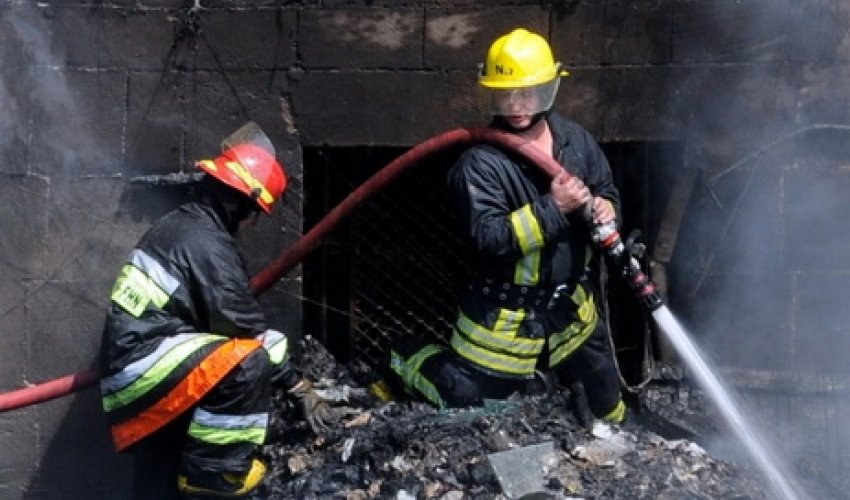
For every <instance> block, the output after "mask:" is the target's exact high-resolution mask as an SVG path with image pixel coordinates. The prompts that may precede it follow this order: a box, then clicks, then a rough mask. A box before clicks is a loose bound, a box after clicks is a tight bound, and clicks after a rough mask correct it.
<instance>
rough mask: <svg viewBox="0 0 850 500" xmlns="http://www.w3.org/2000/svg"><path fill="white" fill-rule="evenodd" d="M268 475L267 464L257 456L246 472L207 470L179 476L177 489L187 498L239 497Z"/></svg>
mask: <svg viewBox="0 0 850 500" xmlns="http://www.w3.org/2000/svg"><path fill="white" fill-rule="evenodd" d="M265 475H266V465H265V464H264V463H263V462H261V461H260V460H257V459H256V458H255V459H253V460H252V461H251V468H250V469H248V472H246V473H244V474H234V473H230V472H219V473H215V472H206V473H201V474H194V475H193V476H192V477H188V476H185V475H182V474H181V475H178V476H177V489H178V490H180V492H181V493H183V494H184V495H186V497H187V498H238V497H243V496H245V495H247V494H248V493H250V492H251V491H253V490H254V489H255V488H256V487H257V486H259V485H260V482H261V481H262V480H263V478H264V477H265Z"/></svg>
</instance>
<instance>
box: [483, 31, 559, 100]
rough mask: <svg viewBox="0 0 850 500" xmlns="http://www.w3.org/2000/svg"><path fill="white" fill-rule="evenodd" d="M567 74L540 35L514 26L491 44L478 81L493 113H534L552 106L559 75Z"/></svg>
mask: <svg viewBox="0 0 850 500" xmlns="http://www.w3.org/2000/svg"><path fill="white" fill-rule="evenodd" d="M567 75H569V73H568V72H566V71H562V70H561V63H558V62H555V59H554V57H552V49H551V48H550V47H549V43H548V42H546V40H545V39H544V38H543V37H542V36H540V35H538V34H536V33H532V32H530V31H528V30H526V29H523V28H517V29H515V30H513V31H511V32H510V33H508V34H507V35H503V36H501V37H499V38H497V39H496V41H495V42H493V44H492V45H490V49H489V50H488V52H487V60H486V61H485V62H484V64H481V65H480V72H479V75H478V83H479V84H480V85H481V86H482V87H483V88H484V90H485V91H486V93H488V94H489V98H490V108H491V112H492V114H493V115H499V116H506V115H516V114H531V115H533V114H537V113H542V112H544V111H547V110H548V109H549V108H551V107H552V104H553V103H554V102H555V95H556V94H557V92H558V84H559V83H560V77H561V76H567Z"/></svg>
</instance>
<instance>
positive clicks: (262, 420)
mask: <svg viewBox="0 0 850 500" xmlns="http://www.w3.org/2000/svg"><path fill="white" fill-rule="evenodd" d="M192 421H193V422H195V423H197V424H201V425H205V426H207V427H215V428H217V429H250V428H252V427H267V426H268V424H269V414H268V413H253V414H251V415H216V414H214V413H210V412H208V411H206V410H203V409H201V408H195V413H194V414H193V415H192Z"/></svg>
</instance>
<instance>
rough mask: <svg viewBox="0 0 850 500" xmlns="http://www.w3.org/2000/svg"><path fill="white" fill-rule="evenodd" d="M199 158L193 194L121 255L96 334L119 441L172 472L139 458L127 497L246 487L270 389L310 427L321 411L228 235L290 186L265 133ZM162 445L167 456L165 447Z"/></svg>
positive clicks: (255, 472) (264, 427)
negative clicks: (147, 467)
mask: <svg viewBox="0 0 850 500" xmlns="http://www.w3.org/2000/svg"><path fill="white" fill-rule="evenodd" d="M197 166H198V167H199V168H200V169H202V170H203V171H204V172H205V173H206V175H204V177H203V178H202V179H201V181H200V184H199V190H198V191H199V196H198V197H197V199H196V200H193V201H190V202H187V203H184V204H183V205H181V206H180V207H179V208H177V209H176V210H174V211H172V212H171V213H169V214H167V215H165V216H164V217H162V218H161V219H159V220H158V221H156V222H155V223H154V224H153V226H152V227H151V228H150V229H149V230H148V231H147V232H146V233H145V235H144V236H143V237H142V238H141V240H140V241H139V242H138V244H137V245H136V247H135V248H134V249H133V250H132V251H131V252H130V255H129V257H128V258H127V261H126V262H125V264H124V266H123V267H122V269H121V272H120V274H119V276H118V278H117V280H116V281H115V284H114V286H113V288H112V293H111V296H110V298H111V303H110V307H109V310H108V313H107V320H106V324H105V326H104V331H103V338H102V343H101V362H102V367H101V370H102V373H103V374H104V376H103V378H102V380H101V385H100V387H101V395H102V404H103V408H104V410H105V411H106V414H107V417H108V419H109V421H110V424H111V431H112V437H113V441H114V444H115V447H116V449H117V450H118V451H125V450H133V451H138V452H139V453H140V454H141V455H145V454H146V455H147V456H151V455H152V456H154V457H156V460H157V461H156V462H155V463H156V464H157V469H158V470H160V471H162V470H163V469H168V470H169V471H170V472H173V473H174V475H176V478H175V477H174V476H171V477H170V478H165V479H163V478H156V477H155V478H151V477H147V478H146V477H144V471H140V470H139V469H140V468H139V467H138V466H137V476H138V477H137V478H136V479H135V481H134V490H135V493H134V496H135V497H137V498H138V497H141V496H145V495H152V496H156V497H157V498H162V497H163V495H164V493H163V492H162V491H154V492H151V490H155V488H153V487H152V486H151V483H152V482H154V483H155V482H156V481H157V480H159V481H160V482H162V481H163V480H164V481H168V482H169V483H168V484H169V485H170V487H169V488H168V490H169V492H170V493H171V492H173V493H174V494H175V495H176V492H177V491H178V490H179V491H180V492H181V493H182V494H184V495H188V496H194V495H201V496H203V495H213V496H218V497H222V496H223V497H239V496H244V495H246V494H247V493H249V492H250V491H252V490H254V489H255V488H256V487H257V486H258V485H259V483H260V481H261V480H262V479H263V477H264V475H265V470H266V467H265V465H264V463H263V462H262V461H261V460H260V457H259V453H258V452H259V450H260V446H261V445H262V444H263V442H264V440H265V438H266V435H267V433H268V425H269V415H270V411H271V409H272V396H273V392H274V390H275V389H276V388H282V389H285V390H287V391H288V392H289V394H290V395H291V396H292V397H293V398H296V399H298V400H300V401H301V402H302V403H303V409H304V416H305V418H306V419H307V421H308V423H310V425H311V426H312V428H313V430H314V431H316V432H321V431H322V430H323V429H324V428H325V426H326V425H327V423H328V421H329V418H330V415H331V410H330V408H329V407H328V405H327V403H326V402H325V401H323V400H321V398H319V397H318V395H317V394H316V393H315V391H313V390H312V388H311V387H312V384H311V383H310V381H309V380H308V379H306V378H304V377H302V376H301V375H300V374H299V373H298V372H297V371H296V370H295V369H294V368H293V367H292V365H291V363H290V362H289V349H288V347H289V346H288V339H287V336H286V335H284V334H283V333H281V332H279V331H277V330H274V329H270V328H269V326H268V324H267V322H266V319H265V316H264V314H263V312H262V310H261V309H260V307H259V305H258V303H257V300H256V298H255V297H254V294H253V293H252V291H251V288H250V281H249V278H248V275H247V272H246V270H245V264H244V261H243V257H242V255H241V253H240V251H239V249H238V248H237V245H236V242H235V239H234V235H235V234H236V233H237V232H238V231H239V230H240V229H242V228H243V227H245V226H246V225H247V224H250V223H251V222H252V221H254V220H256V216H257V215H258V214H259V213H260V212H265V213H269V212H270V211H271V209H272V206H273V205H274V203H275V202H276V201H277V200H278V199H279V198H280V197H281V195H282V194H283V192H284V190H285V189H286V183H287V181H286V174H285V173H284V170H283V168H282V166H281V165H280V163H278V161H277V160H276V159H275V150H274V147H273V145H272V143H271V141H269V139H268V137H267V136H266V135H265V134H264V133H263V131H262V130H261V129H260V127H259V126H257V125H256V124H255V123H253V122H250V123H248V124H246V125H245V126H243V127H242V128H240V129H239V130H237V131H236V132H235V133H234V134H232V135H231V136H229V137H228V138H227V139H225V140H224V141H223V142H222V154H221V155H220V156H218V157H217V158H214V159H210V160H203V161H200V162H198V163H197ZM176 443H177V444H179V446H178V445H177V444H176ZM163 447H165V448H166V449H171V451H173V453H170V454H167V455H169V456H163ZM163 462H168V463H170V464H171V466H169V467H163V466H162V463H163ZM148 463H150V461H149V462H148ZM140 472H141V473H142V474H140ZM148 475H150V474H148ZM175 482H176V483H175ZM175 486H176V487H175ZM144 490H147V491H144Z"/></svg>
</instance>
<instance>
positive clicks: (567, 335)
mask: <svg viewBox="0 0 850 500" xmlns="http://www.w3.org/2000/svg"><path fill="white" fill-rule="evenodd" d="M572 300H573V302H575V303H576V305H577V306H578V311H577V312H578V321H574V322H573V323H571V324H570V326H568V327H567V328H566V329H565V330H564V331H562V332H555V333H553V334H551V335H550V336H549V352H550V355H549V366H556V365H558V364H559V363H561V362H562V361H563V360H564V359H566V358H567V357H568V356H569V355H570V354H572V353H573V351H575V350H576V349H578V348H579V346H581V345H582V344H584V342H585V341H586V340H587V339H588V338H589V337H590V334H592V333H593V330H594V329H595V328H596V323H597V322H598V321H599V315H598V314H597V312H596V302H595V301H594V300H593V296H592V295H590V294H588V293H587V291H586V290H585V289H584V287H582V286H581V285H578V286H576V289H575V291H574V292H573V295H572Z"/></svg>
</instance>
